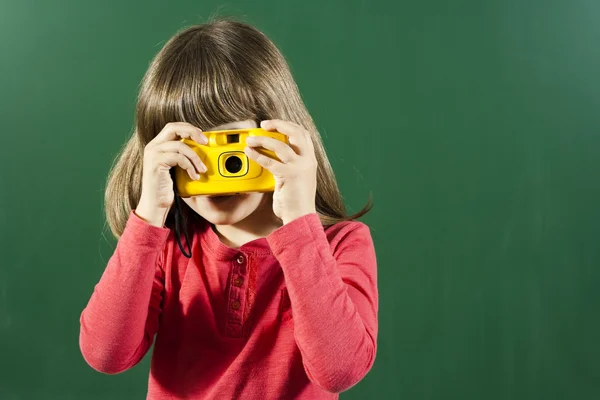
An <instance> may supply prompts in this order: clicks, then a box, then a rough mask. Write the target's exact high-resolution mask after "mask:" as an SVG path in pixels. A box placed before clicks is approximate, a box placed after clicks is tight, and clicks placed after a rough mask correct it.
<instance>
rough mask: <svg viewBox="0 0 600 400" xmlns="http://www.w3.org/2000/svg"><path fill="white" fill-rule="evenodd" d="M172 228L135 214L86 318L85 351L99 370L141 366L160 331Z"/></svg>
mask: <svg viewBox="0 0 600 400" xmlns="http://www.w3.org/2000/svg"><path fill="white" fill-rule="evenodd" d="M168 235H169V229H166V228H157V227H154V226H151V225H149V224H147V223H146V222H145V221H143V220H142V219H140V218H139V217H137V216H136V215H135V214H134V213H131V215H130V217H129V220H128V222H127V226H126V228H125V231H124V232H123V234H122V235H121V238H120V239H119V241H118V243H117V246H116V249H115V252H114V254H113V255H112V257H111V258H110V260H109V262H108V265H107V267H106V269H105V271H104V273H103V275H102V278H101V279H100V281H99V282H98V284H97V285H96V287H95V289H94V292H93V294H92V296H91V298H90V300H89V302H88V304H87V307H86V308H85V309H84V310H83V312H82V314H81V318H80V335H79V346H80V349H81V353H82V355H83V357H84V359H85V360H86V362H87V363H88V364H89V365H90V366H91V367H92V368H94V369H96V370H98V371H100V372H103V373H107V374H116V373H119V372H122V371H125V370H127V369H128V368H131V367H133V366H134V365H136V364H137V363H138V362H139V361H140V360H141V359H142V358H143V357H144V355H145V354H146V352H147V351H148V349H149V348H150V346H151V345H152V342H153V340H154V335H155V333H156V331H157V329H158V318H159V314H160V312H161V301H162V292H163V289H164V272H163V270H162V267H161V265H160V262H159V261H160V257H161V254H162V251H163V249H164V246H165V243H166V241H167V238H168Z"/></svg>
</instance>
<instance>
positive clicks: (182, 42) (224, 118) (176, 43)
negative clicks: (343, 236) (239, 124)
mask: <svg viewBox="0 0 600 400" xmlns="http://www.w3.org/2000/svg"><path fill="white" fill-rule="evenodd" d="M265 119H283V120H287V121H290V122H294V123H296V124H298V125H301V126H302V127H304V128H305V129H307V130H308V132H310V135H311V138H312V141H313V144H314V148H315V155H316V158H317V162H318V168H317V193H316V201H315V205H316V210H317V213H318V214H319V217H320V218H321V222H322V223H323V224H324V225H331V224H334V223H336V222H339V221H344V220H351V219H356V218H358V217H360V216H362V215H364V214H365V213H366V212H368V211H369V209H370V208H371V203H370V201H369V203H368V204H367V205H366V206H365V207H364V208H363V209H362V210H361V211H359V212H358V213H356V214H354V215H348V214H347V212H346V208H345V206H344V202H343V199H342V195H341V193H340V191H339V188H338V185H337V182H336V179H335V175H334V173H333V170H332V168H331V165H330V163H329V160H328V158H327V155H326V154H325V149H324V148H323V143H322V141H321V136H320V134H319V132H318V131H317V129H316V127H315V124H314V122H313V120H312V118H311V116H310V114H309V113H308V111H307V109H306V107H305V105H304V103H303V101H302V98H301V96H300V93H299V91H298V87H297V86H296V83H295V81H294V79H293V77H292V74H291V72H290V69H289V67H288V65H287V63H286V61H285V59H284V57H283V55H282V54H281V53H280V51H279V50H278V49H277V47H276V46H275V45H274V44H273V42H271V41H270V40H269V39H268V38H267V37H266V36H265V35H264V34H263V33H262V32H260V31H259V30H257V29H256V28H254V27H252V26H250V25H248V24H245V23H242V22H238V21H232V20H216V21H212V22H209V23H206V24H202V25H197V26H193V27H191V28H187V29H185V30H183V31H181V32H179V33H178V34H176V35H175V36H174V37H172V38H171V39H170V40H169V41H168V42H167V43H166V44H165V46H164V47H163V48H162V49H161V50H160V52H159V53H158V54H157V55H156V57H155V58H154V60H153V61H152V63H151V64H150V66H149V68H148V71H147V72H146V74H145V76H144V78H143V81H142V83H141V87H140V91H139V95H138V100H137V105H136V116H135V129H134V132H133V135H132V136H131V138H130V139H129V141H128V142H127V143H126V144H125V146H124V147H123V148H122V150H121V152H120V153H119V155H118V157H117V159H116V162H115V163H114V164H113V166H112V168H111V171H110V174H109V177H108V181H107V186H106V193H105V208H106V219H107V222H108V224H109V226H110V229H111V231H112V233H113V234H114V235H115V237H117V238H118V237H120V236H121V234H122V233H123V230H124V229H125V224H126V222H127V219H128V217H129V214H130V213H131V210H133V209H135V207H137V204H138V202H139V200H140V195H141V185H142V160H143V151H144V147H145V146H146V144H148V142H150V141H151V140H152V139H153V138H154V137H155V136H156V135H157V134H158V133H159V132H160V131H161V130H162V129H163V127H164V126H165V125H166V124H167V123H169V122H188V123H190V124H192V125H194V126H197V127H199V128H201V129H204V130H206V129H208V128H209V127H213V126H217V125H222V124H225V123H230V122H234V121H242V120H255V121H257V122H259V121H261V120H265ZM187 213H188V214H190V210H187ZM171 223H172V221H171V219H170V218H167V226H169V225H170V224H171Z"/></svg>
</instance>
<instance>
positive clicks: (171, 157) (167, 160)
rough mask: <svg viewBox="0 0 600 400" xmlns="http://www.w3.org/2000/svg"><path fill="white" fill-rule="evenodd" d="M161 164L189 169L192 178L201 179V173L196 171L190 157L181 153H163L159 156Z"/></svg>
mask: <svg viewBox="0 0 600 400" xmlns="http://www.w3.org/2000/svg"><path fill="white" fill-rule="evenodd" d="M159 165H162V166H163V167H165V168H171V167H176V166H179V167H180V168H182V169H184V170H186V171H187V173H188V175H189V176H190V178H192V179H194V180H198V179H200V175H199V174H198V173H197V172H196V169H195V168H194V165H193V164H192V162H191V161H190V159H189V158H187V157H186V156H184V155H183V154H179V153H161V154H160V156H159Z"/></svg>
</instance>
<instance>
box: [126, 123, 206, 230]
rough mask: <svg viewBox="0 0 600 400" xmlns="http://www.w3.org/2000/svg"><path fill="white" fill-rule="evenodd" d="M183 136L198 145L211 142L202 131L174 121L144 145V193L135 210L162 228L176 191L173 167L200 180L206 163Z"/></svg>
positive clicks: (149, 221) (143, 217) (147, 220)
mask: <svg viewBox="0 0 600 400" xmlns="http://www.w3.org/2000/svg"><path fill="white" fill-rule="evenodd" d="M180 139H191V140H193V141H195V142H196V143H198V144H207V143H208V140H207V138H206V136H204V134H203V133H202V131H201V130H200V129H198V128H196V127H195V126H193V125H190V124H188V123H185V122H172V123H168V124H167V125H165V127H164V128H163V130H162V131H161V132H160V133H159V134H158V135H156V137H155V138H154V139H152V141H150V143H148V144H147V145H146V147H145V148H144V166H143V172H142V194H141V196H140V202H139V204H138V206H137V208H136V210H135V213H136V214H137V215H138V216H139V217H140V218H142V219H144V220H145V221H146V222H148V223H150V224H152V225H155V226H159V227H162V226H163V225H164V223H165V220H166V218H167V214H168V212H169V209H170V208H171V205H172V204H173V201H174V200H175V194H174V192H173V180H172V179H171V174H170V170H171V168H172V167H174V166H179V167H181V168H183V169H185V170H186V171H187V172H188V175H189V176H190V178H192V179H200V175H199V174H200V173H203V172H206V166H205V165H204V164H203V163H202V161H200V157H198V155H197V154H196V152H194V151H193V150H192V149H191V148H190V147H189V146H187V145H186V144H184V143H182V142H181V141H180Z"/></svg>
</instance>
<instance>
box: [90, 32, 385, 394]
mask: <svg viewBox="0 0 600 400" xmlns="http://www.w3.org/2000/svg"><path fill="white" fill-rule="evenodd" d="M259 125H260V126H261V127H263V128H264V129H267V130H272V131H278V132H280V133H283V134H285V135H287V136H288V137H289V142H290V145H287V144H284V143H283V142H279V141H276V140H270V139H267V138H262V137H261V138H259V137H256V138H254V139H252V140H248V142H247V147H246V148H245V152H246V154H247V156H248V157H249V158H250V159H252V160H254V161H256V162H257V163H258V164H260V165H261V166H262V167H264V168H266V169H267V170H269V171H271V172H272V173H273V175H274V177H275V180H276V188H275V191H274V193H271V194H262V193H250V194H241V195H235V196H223V197H211V196H196V197H191V198H185V199H181V198H179V197H178V195H177V193H176V191H175V190H174V187H173V180H172V177H171V176H172V175H171V169H172V168H173V167H176V166H177V167H181V168H183V169H185V170H187V172H188V174H189V175H190V177H192V178H193V179H198V178H199V174H202V173H203V172H205V171H206V167H205V166H204V165H203V164H202V162H201V161H200V159H199V157H198V156H197V155H196V154H195V153H194V152H193V151H191V150H190V148H189V147H187V146H186V145H184V144H183V143H182V142H181V141H180V139H181V138H191V139H193V140H194V141H196V142H197V143H200V144H206V143H207V139H206V137H205V136H204V135H203V133H202V130H201V129H203V130H204V131H207V130H213V129H235V128H249V127H257V126H259ZM256 147H262V148H266V149H269V150H273V151H274V152H275V153H276V154H277V156H278V158H279V159H280V160H281V161H276V160H273V159H271V158H267V157H263V156H262V155H260V154H259V153H258V152H257V151H255V150H254V148H256ZM366 211H367V207H365V209H363V210H362V211H361V212H360V213H359V214H357V215H354V216H348V215H347V214H346V211H345V208H344V205H343V202H342V197H341V195H340V193H339V191H338V187H337V184H336V181H335V178H334V174H333V172H332V169H331V166H330V164H329V162H328V160H327V157H326V155H325V151H324V149H323V145H322V143H321V139H320V136H319V134H318V132H317V130H316V128H315V126H314V124H313V121H312V119H311V117H310V115H309V114H308V112H307V110H306V108H305V106H304V104H303V102H302V100H301V97H300V95H299V93H298V89H297V87H296V85H295V83H294V80H293V79H292V76H291V73H290V71H289V68H288V66H287V64H286V62H285V60H284V58H283V56H282V55H281V54H280V52H279V51H278V50H277V48H276V47H275V45H274V44H273V43H272V42H271V41H269V39H267V38H266V37H265V36H264V35H263V34H262V33H261V32H259V31H257V30H256V29H255V28H253V27H251V26H248V25H246V24H243V23H239V22H232V21H216V22H211V23H208V24H205V25H200V26H196V27H192V28H190V29H187V30H185V31H183V32H181V33H179V34H178V35H176V36H175V37H174V38H172V39H171V40H170V41H169V42H168V43H167V44H166V45H165V46H164V48H163V49H162V50H161V51H160V53H159V54H158V55H157V57H156V58H155V60H154V61H153V62H152V64H151V65H150V68H149V70H148V72H147V74H146V76H145V77H144V80H143V82H142V85H141V90H140V95H139V99H138V104H137V109H136V129H135V133H134V135H133V136H132V137H131V139H130V140H129V142H128V143H127V145H126V146H125V147H124V149H123V150H122V153H121V154H120V156H119V158H118V161H117V162H116V164H115V165H114V167H113V169H112V171H111V174H110V177H109V179H108V185H107V190H106V214H107V219H108V223H109V225H110V227H111V229H112V231H113V233H114V234H115V236H116V237H117V238H119V241H118V244H117V247H116V249H115V252H114V254H113V256H112V257H111V259H110V261H109V263H108V266H107V267H106V270H105V272H104V274H103V276H102V278H101V279H100V282H99V283H98V284H97V285H96V287H95V290H94V292H93V294H92V296H91V299H90V300H89V303H88V305H87V307H86V308H85V310H84V311H83V313H82V315H81V320H80V323H81V332H80V347H81V352H82V354H83V356H84V358H85V360H86V361H87V362H88V363H89V365H90V366H92V367H93V368H94V369H96V370H98V371H101V372H103V373H107V374H116V373H119V372H122V371H125V370H127V369H129V368H131V367H133V366H134V365H136V364H137V363H138V362H139V361H140V360H141V359H142V358H143V357H144V355H145V354H146V352H147V351H148V349H149V348H150V346H151V345H152V343H153V341H154V337H155V335H156V342H155V345H154V350H153V355H152V363H151V371H150V378H149V384H148V396H147V398H149V399H184V398H185V399H219V400H222V399H240V400H243V399H260V400H265V399H311V400H314V399H334V398H337V397H338V395H337V393H340V392H342V391H344V390H347V389H348V388H350V387H352V386H353V385H355V384H356V383H357V382H359V381H360V380H361V379H362V378H363V377H364V376H365V375H366V374H367V372H368V371H369V370H370V368H371V366H372V365H373V361H374V359H375V353H376V342H377V312H378V294H377V280H376V277H377V274H376V259H375V252H374V247H373V243H372V240H371V236H370V233H369V230H368V228H367V227H366V226H365V225H363V224H361V223H359V222H353V221H352V220H353V219H355V218H356V217H358V216H360V215H362V214H364V213H365V212H366ZM176 227H177V229H175V228H176ZM188 234H189V235H188ZM186 237H187V240H186ZM182 244H183V245H182ZM189 253H191V254H189Z"/></svg>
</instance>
